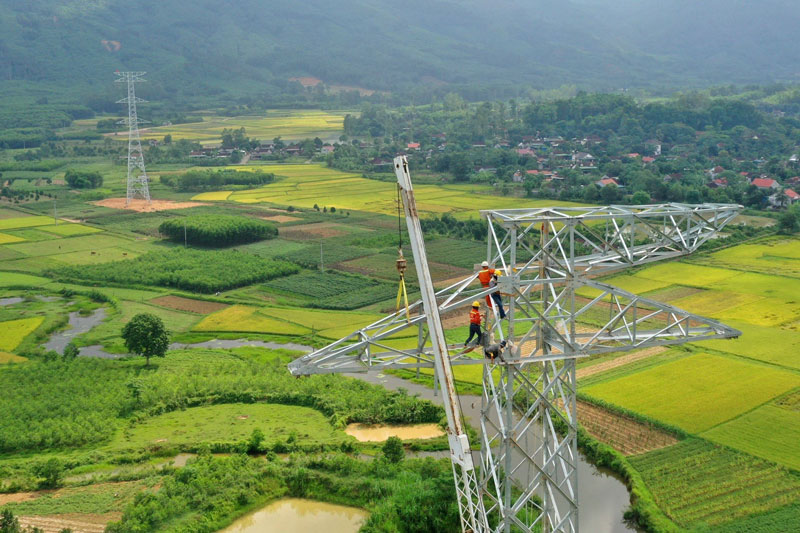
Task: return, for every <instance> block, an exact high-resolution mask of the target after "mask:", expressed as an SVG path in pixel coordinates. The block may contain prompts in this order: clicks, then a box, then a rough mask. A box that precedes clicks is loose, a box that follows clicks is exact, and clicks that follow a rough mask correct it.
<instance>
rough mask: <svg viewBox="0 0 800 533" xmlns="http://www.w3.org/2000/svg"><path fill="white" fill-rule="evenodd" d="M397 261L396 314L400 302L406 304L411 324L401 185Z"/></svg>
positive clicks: (398, 203)
mask: <svg viewBox="0 0 800 533" xmlns="http://www.w3.org/2000/svg"><path fill="white" fill-rule="evenodd" d="M396 202H397V261H395V267H396V268H397V272H398V273H399V274H400V284H399V286H398V287H397V303H396V304H395V312H397V311H400V302H401V301H402V302H404V303H405V307H406V322H411V312H410V311H409V309H408V292H407V291H406V268H407V267H408V261H406V258H405V257H403V225H402V217H403V212H402V205H401V203H400V184H399V183H398V184H397V199H396Z"/></svg>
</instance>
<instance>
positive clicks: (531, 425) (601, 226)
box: [289, 158, 741, 533]
mask: <svg viewBox="0 0 800 533" xmlns="http://www.w3.org/2000/svg"><path fill="white" fill-rule="evenodd" d="M395 164H396V166H397V165H405V164H406V163H405V161H404V159H403V158H398V159H396V160H395ZM398 168H399V167H398ZM404 168H405V172H404V173H403V175H401V174H400V173H398V181H399V183H400V184H401V186H403V187H405V185H404V183H406V182H407V183H408V190H409V191H410V179H408V175H407V167H404ZM404 190H406V189H404ZM404 203H405V206H406V218H407V220H408V221H409V233H410V234H415V235H418V236H419V239H418V241H417V242H416V244H415V246H414V259H415V262H422V263H425V254H424V242H422V240H421V230H419V228H418V227H416V228H414V229H412V224H411V220H412V219H414V218H416V210H415V208H414V203H413V195H412V196H410V197H404ZM409 206H411V208H409ZM740 209H741V207H740V206H737V205H725V204H702V205H698V206H692V205H684V204H662V205H653V206H607V207H588V208H545V209H511V210H499V211H497V210H494V211H482V215H483V216H484V217H485V218H486V219H487V221H488V245H487V260H489V261H490V262H492V263H494V264H495V266H496V267H498V268H500V269H501V270H502V272H503V274H504V275H501V276H500V278H499V284H498V287H497V288H484V287H481V286H476V283H475V282H476V278H477V274H473V275H471V276H467V277H466V278H464V279H463V280H461V281H459V282H457V283H454V284H452V285H451V286H449V287H446V288H444V289H442V290H440V291H438V292H437V293H435V294H433V291H432V288H431V287H432V285H431V283H430V279H429V276H428V277H427V278H425V277H423V276H422V275H420V276H419V279H420V280H421V281H420V285H421V287H422V289H423V291H424V292H423V294H424V295H425V294H427V295H426V296H425V299H426V300H427V302H425V304H424V305H423V302H416V303H414V304H412V305H411V307H410V314H409V316H406V314H405V312H404V311H403V312H398V313H395V314H392V315H389V316H387V317H385V318H383V319H381V320H379V321H377V322H375V323H373V324H371V325H369V326H367V327H366V328H362V329H361V330H358V331H356V332H354V333H352V334H351V335H349V336H348V337H345V338H343V339H341V340H339V341H337V342H335V343H333V344H331V345H329V346H326V347H325V348H322V349H320V350H317V351H315V352H313V353H311V354H309V355H307V356H305V357H302V358H300V359H297V360H295V361H294V362H292V363H291V364H290V365H289V369H290V371H291V372H292V374H294V375H306V374H318V373H331V372H358V371H370V370H382V369H387V368H434V380H435V381H437V380H438V381H439V383H440V384H441V385H442V392H443V395H444V396H445V398H444V399H445V401H446V402H448V401H452V400H453V398H454V395H455V390H454V389H453V388H452V387H451V386H445V382H448V383H449V382H451V381H452V376H451V375H450V377H448V375H446V373H448V372H449V367H450V366H451V365H461V364H483V365H485V366H484V372H483V395H482V398H483V399H482V408H481V420H480V426H481V449H480V465H481V469H480V478H479V480H478V486H477V488H475V489H473V488H472V484H471V483H470V484H468V485H467V487H468V488H465V484H464V483H461V482H460V481H459V474H458V470H457V469H456V470H454V473H455V474H456V486H457V494H458V498H459V505H460V509H461V510H462V529H463V530H464V531H475V532H477V531H493V532H509V533H510V532H511V531H522V532H529V533H532V532H533V531H541V532H543V533H552V532H564V533H576V532H577V531H578V495H577V461H578V460H577V413H576V406H577V401H576V394H577V381H576V373H575V364H576V360H577V359H578V358H580V357H587V356H589V355H593V354H598V353H604V352H611V351H622V350H631V349H639V348H645V347H650V346H662V345H668V344H681V343H685V342H690V341H695V340H705V339H716V338H729V337H736V336H738V335H739V334H740V332H739V331H737V330H735V329H733V328H730V327H728V326H726V325H724V324H721V323H719V322H717V321H714V320H711V319H708V318H704V317H701V316H698V315H695V314H692V313H689V312H687V311H683V310H681V309H678V308H676V307H673V306H671V305H667V304H663V303H660V302H656V301H654V300H649V299H647V298H643V297H641V296H637V295H635V294H631V293H629V292H627V291H624V290H622V289H618V288H616V287H613V286H611V285H608V284H605V283H602V282H599V281H596V280H594V279H592V278H593V277H594V276H596V275H599V274H607V273H609V272H611V271H614V270H619V269H622V268H628V267H632V266H638V265H643V264H647V263H650V262H653V261H658V260H662V259H668V258H674V257H678V256H681V255H686V254H688V253H691V252H693V251H695V250H697V248H698V247H699V246H701V245H702V244H703V243H704V242H706V241H707V240H708V239H710V238H712V237H713V236H714V235H715V234H716V233H718V232H719V231H720V230H721V229H722V228H723V227H724V226H725V225H726V224H727V223H728V222H730V221H731V220H732V219H733V218H734V217H735V216H736V214H737V213H738V211H739V210H740ZM412 243H415V239H414V238H413V237H412ZM416 266H417V268H418V273H419V269H420V268H422V267H423V265H419V264H417V265H416ZM426 266H427V265H424V267H426ZM424 270H425V271H426V272H427V268H424ZM498 289H499V290H500V292H501V293H504V294H505V296H506V301H507V303H508V311H507V317H508V321H507V322H503V321H501V320H500V319H499V316H498V313H497V309H496V308H495V307H494V304H492V307H491V308H490V309H489V311H490V313H489V314H490V320H489V328H488V329H489V333H490V335H491V336H492V337H493V338H495V339H496V340H500V339H507V340H508V341H509V344H508V346H507V347H506V349H505V352H504V354H503V360H502V361H501V362H499V363H498V364H491V363H488V362H486V361H485V360H484V358H483V357H482V356H481V354H477V355H474V354H471V353H470V350H469V349H464V348H463V347H462V346H460V345H450V346H447V345H446V344H444V343H443V340H442V339H443V337H442V335H441V327H442V326H441V320H440V318H439V317H440V315H443V314H447V313H451V312H453V311H455V310H458V309H461V308H465V307H468V306H470V305H471V302H472V301H473V300H475V299H481V300H483V298H484V297H485V296H486V295H488V294H491V293H492V292H493V291H495V290H498ZM426 326H427V327H426ZM431 337H434V341H433V342H431ZM402 338H405V339H406V341H405V342H406V343H407V347H406V348H398V347H397V344H398V342H402V341H398V339H402ZM448 354H449V356H448ZM443 356H445V357H446V358H447V360H446V364H445V365H444V367H443V366H442V365H441V364H440V363H439V360H440V359H441V358H442V357H443ZM445 367H446V368H445ZM452 444H453V443H452V442H451V448H452V453H453V455H454V457H455V455H456V452H458V450H461V451H462V452H463V450H465V449H467V450H468V449H469V447H468V444H466V445H465V444H464V443H459V444H458V445H457V447H453V446H452ZM465 446H466V447H465ZM457 463H458V461H456V460H454V468H456V466H455V465H456V464H457ZM464 509H472V510H479V512H482V513H484V517H483V519H479V518H478V517H475V518H474V519H473V520H464V516H465V515H464ZM490 523H491V524H495V525H493V526H489V524H490ZM590 530H591V529H590Z"/></svg>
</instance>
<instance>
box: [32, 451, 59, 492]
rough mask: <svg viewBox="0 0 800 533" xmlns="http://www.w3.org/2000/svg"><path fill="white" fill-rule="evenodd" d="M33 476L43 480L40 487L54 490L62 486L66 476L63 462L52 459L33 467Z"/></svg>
mask: <svg viewBox="0 0 800 533" xmlns="http://www.w3.org/2000/svg"><path fill="white" fill-rule="evenodd" d="M33 474H34V475H35V476H37V477H40V478H42V481H41V482H39V486H40V487H41V488H43V489H54V488H56V487H58V486H59V485H60V484H61V478H62V477H63V475H64V465H63V464H61V461H59V460H58V459H56V458H55V457H52V458H50V459H48V460H47V461H43V462H41V463H37V464H35V465H34V466H33Z"/></svg>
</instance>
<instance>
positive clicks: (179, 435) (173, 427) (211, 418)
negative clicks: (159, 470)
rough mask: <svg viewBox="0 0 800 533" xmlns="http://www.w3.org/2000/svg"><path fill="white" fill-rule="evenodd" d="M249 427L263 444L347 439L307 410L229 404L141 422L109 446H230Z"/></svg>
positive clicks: (181, 412) (319, 415) (280, 406)
mask: <svg viewBox="0 0 800 533" xmlns="http://www.w3.org/2000/svg"><path fill="white" fill-rule="evenodd" d="M255 429H260V430H261V431H263V432H264V436H265V441H266V443H267V444H272V443H274V442H275V441H278V440H281V441H285V440H286V439H287V438H288V437H289V436H290V435H291V434H295V436H296V438H297V439H298V440H299V441H300V442H301V443H303V444H338V443H340V442H343V441H345V440H349V439H348V437H347V436H346V435H345V434H344V432H343V431H341V430H336V429H334V428H333V426H331V424H330V422H328V419H327V418H326V417H325V416H324V415H323V414H322V413H320V412H319V411H317V410H315V409H311V408H309V407H297V406H291V405H280V404H269V403H267V404H264V403H249V404H244V403H232V404H223V405H211V406H207V407H192V408H189V409H185V410H183V411H174V412H171V413H166V414H163V415H159V416H156V417H154V418H150V419H147V420H145V421H143V422H141V423H139V424H137V425H135V426H134V427H133V428H131V429H129V430H126V431H124V432H120V433H118V434H117V436H116V437H115V438H114V439H113V440H112V442H111V446H112V447H113V448H120V449H141V448H147V447H153V446H158V445H163V446H182V445H190V446H193V447H194V446H196V445H197V444H199V443H208V444H214V443H228V444H235V443H237V442H239V441H242V440H246V439H247V438H248V437H249V436H250V434H251V433H252V432H253V430H255Z"/></svg>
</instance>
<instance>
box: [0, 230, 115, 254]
mask: <svg viewBox="0 0 800 533" xmlns="http://www.w3.org/2000/svg"><path fill="white" fill-rule="evenodd" d="M130 242H131V241H129V240H127V239H122V238H119V237H114V236H111V235H102V234H100V235H86V236H82V237H81V236H79V237H71V238H68V239H59V240H58V244H55V243H54V244H52V245H48V246H42V245H41V244H38V243H35V242H26V243H21V244H9V245H8V247H9V248H11V249H12V250H14V251H15V252H19V253H21V254H23V255H26V256H28V257H42V256H47V255H56V254H67V253H70V252H84V251H88V252H91V251H97V250H102V249H104V248H112V247H117V248H124V247H125V246H126V245H127V244H129V243H130Z"/></svg>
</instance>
